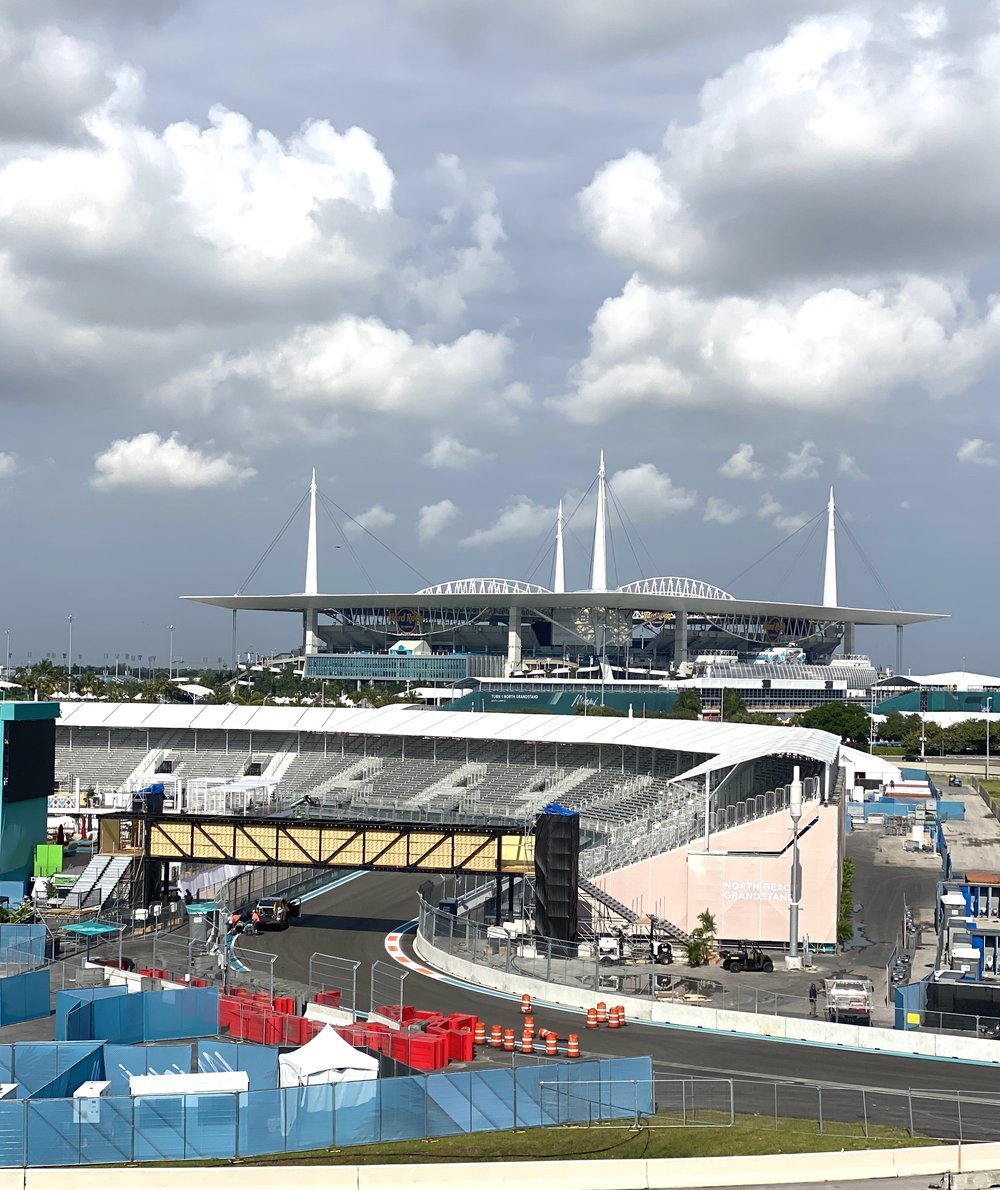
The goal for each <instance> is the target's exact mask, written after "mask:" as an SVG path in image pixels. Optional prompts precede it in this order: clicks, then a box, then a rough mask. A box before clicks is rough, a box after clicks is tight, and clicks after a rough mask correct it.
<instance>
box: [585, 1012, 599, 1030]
mask: <svg viewBox="0 0 1000 1190" xmlns="http://www.w3.org/2000/svg"><path fill="white" fill-rule="evenodd" d="M587 1028H588V1029H596V1028H597V1009H596V1008H588V1009H587Z"/></svg>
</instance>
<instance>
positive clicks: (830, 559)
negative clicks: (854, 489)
mask: <svg viewBox="0 0 1000 1190" xmlns="http://www.w3.org/2000/svg"><path fill="white" fill-rule="evenodd" d="M836 514H837V505H836V504H835V503H834V500H833V488H831V489H830V502H829V503H828V504H827V506H826V566H825V568H824V571H823V606H824V607H836V606H837V527H836V525H837V520H836Z"/></svg>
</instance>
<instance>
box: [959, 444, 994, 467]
mask: <svg viewBox="0 0 1000 1190" xmlns="http://www.w3.org/2000/svg"><path fill="white" fill-rule="evenodd" d="M992 450H993V443H992V442H986V441H984V439H982V438H966V439H965V441H964V442H963V443H962V445H961V446H960V447H959V448H958V450H957V451H956V453H955V457H956V458H957V459H958V461H959V462H960V463H976V464H978V465H979V466H981V467H995V466H996V465H997V460H996V459H995V458H994V456H993V454H992V453H991V452H992Z"/></svg>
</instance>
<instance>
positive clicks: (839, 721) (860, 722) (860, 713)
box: [799, 702, 869, 743]
mask: <svg viewBox="0 0 1000 1190" xmlns="http://www.w3.org/2000/svg"><path fill="white" fill-rule="evenodd" d="M799 726H800V727H814V728H817V729H818V730H820V731H829V732H832V733H833V734H834V735H839V736H840V738H841V739H842V740H853V741H854V742H855V743H864V742H865V741H866V740H867V739H868V731H869V719H868V712H867V711H866V710H865V709H864V707H860V706H858V704H857V703H854V702H821V703H820V704H819V705H818V706H815V707H812V708H810V709H809V710H808V711H806V712H805V714H803V715H800V716H799Z"/></svg>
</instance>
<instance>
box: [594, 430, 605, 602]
mask: <svg viewBox="0 0 1000 1190" xmlns="http://www.w3.org/2000/svg"><path fill="white" fill-rule="evenodd" d="M606 486H607V481H606V479H605V473H604V451H603V450H602V451H601V466H600V468H599V469H598V472H597V516H596V517H595V518H594V561H593V565H592V567H591V570H590V589H591V591H606V590H607V589H608V515H607V511H606V502H607V491H606Z"/></svg>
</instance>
